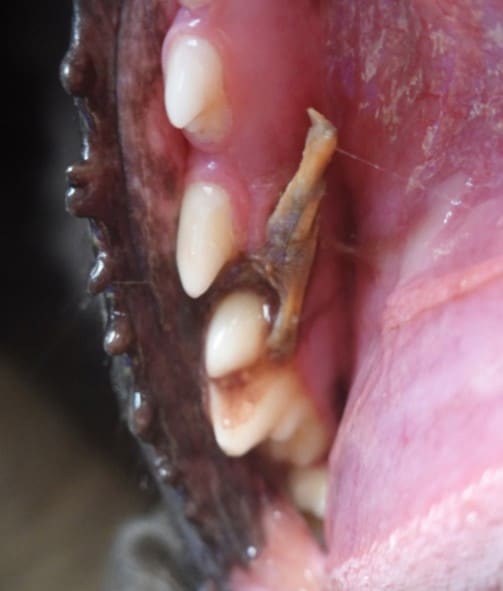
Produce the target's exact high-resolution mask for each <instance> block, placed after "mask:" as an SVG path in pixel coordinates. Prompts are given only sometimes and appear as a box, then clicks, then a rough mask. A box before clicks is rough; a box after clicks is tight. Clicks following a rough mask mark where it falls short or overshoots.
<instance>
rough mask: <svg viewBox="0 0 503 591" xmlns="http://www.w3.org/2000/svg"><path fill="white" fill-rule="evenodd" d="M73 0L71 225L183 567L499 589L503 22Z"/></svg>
mask: <svg viewBox="0 0 503 591" xmlns="http://www.w3.org/2000/svg"><path fill="white" fill-rule="evenodd" d="M77 4H78V5H77V12H76V20H75V35H74V43H73V45H72V48H71V50H70V52H69V54H68V57H67V59H66V61H65V64H64V67H63V71H64V80H65V84H66V86H67V88H69V90H70V92H72V94H74V95H75V96H76V97H77V102H78V104H79V106H80V107H81V112H82V122H83V127H84V131H85V135H86V138H87V139H86V142H85V146H84V161H83V162H82V163H81V164H79V165H76V166H74V167H72V169H71V170H70V186H71V188H70V190H69V194H68V207H69V209H70V210H71V211H72V212H73V213H75V214H76V215H81V216H86V217H90V218H92V220H93V222H92V223H93V229H94V236H95V242H96V248H97V252H98V256H97V263H96V266H95V268H94V270H93V271H92V273H91V287H92V288H93V289H94V290H95V291H104V292H105V299H106V302H107V309H108V319H109V329H108V332H107V335H106V338H105V346H106V348H107V350H108V351H109V352H110V353H111V354H114V355H118V356H119V358H120V359H121V361H120V366H121V370H120V381H121V383H122V385H123V386H122V387H123V390H124V391H123V395H124V405H125V408H126V409H127V410H128V416H129V420H130V423H131V427H132V429H133V431H134V432H135V433H136V434H137V435H138V436H139V437H140V438H141V439H142V440H143V441H144V442H145V443H144V445H145V450H146V453H147V456H148V457H149V459H150V461H151V464H152V467H153V469H154V471H155V472H156V474H157V477H158V480H159V483H160V486H161V489H163V488H166V489H167V487H173V488H174V489H175V490H176V491H178V493H179V495H180V497H181V498H182V499H183V505H184V508H185V512H186V514H187V518H188V519H189V520H190V521H191V522H192V523H194V524H195V525H196V532H197V533H196V534H192V535H195V537H196V538H198V539H200V540H199V541H202V543H203V544H204V545H200V544H199V545H198V548H199V550H198V556H197V557H194V561H196V562H197V561H199V563H200V564H201V565H202V564H205V565H206V567H207V568H208V571H211V574H210V573H209V572H208V577H210V576H211V577H213V579H214V580H218V581H219V582H218V585H221V586H223V585H224V582H223V581H226V583H225V584H226V585H229V587H230V589H232V590H234V591H251V590H253V591H259V590H263V591H278V590H282V591H297V590H301V589H305V590H314V591H319V590H335V589H337V590H339V589H341V590H342V589H348V590H351V591H357V590H359V589H369V590H370V589H372V590H375V589H387V590H395V589H396V590H399V589H400V590H401V589H418V590H419V589H466V590H469V589H473V590H475V589H478V590H487V589H500V588H503V437H502V431H503V172H502V171H503V166H502V164H501V163H502V157H503V6H502V5H500V3H499V2H497V1H496V0H494V1H493V2H491V1H490V0H467V1H466V2H454V3H453V2H424V1H420V0H414V1H412V2H410V1H409V2H400V1H391V0H368V1H364V0H360V1H350V0H274V1H271V0H190V1H189V0H183V1H182V0H180V2H178V3H177V2H174V1H170V0H164V1H162V0H123V1H119V0H117V1H113V2H107V1H105V0H96V1H92V0H86V1H84V0H82V1H81V2H79V3H77ZM321 522H322V527H318V525H319V524H320V523H321ZM316 530H319V531H316ZM320 531H321V532H322V534H321V535H320ZM315 532H316V533H315ZM187 544H188V546H190V544H192V542H187ZM201 554H208V555H210V556H211V558H210V559H208V558H201ZM210 563H211V565H212V566H211V567H210V566H208V565H209V564H210ZM215 565H216V566H215ZM206 567H201V568H202V569H203V570H204V568H206Z"/></svg>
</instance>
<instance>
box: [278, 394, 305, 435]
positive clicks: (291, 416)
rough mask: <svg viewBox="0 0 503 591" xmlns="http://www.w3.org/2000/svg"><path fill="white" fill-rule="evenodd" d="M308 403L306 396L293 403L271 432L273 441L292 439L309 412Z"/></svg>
mask: <svg viewBox="0 0 503 591" xmlns="http://www.w3.org/2000/svg"><path fill="white" fill-rule="evenodd" d="M308 404H309V403H308V402H307V399H306V397H305V396H300V397H299V398H297V399H295V400H293V401H292V403H291V404H290V405H289V406H288V409H287V410H286V412H285V414H284V416H283V417H282V418H281V420H280V421H279V423H278V424H277V425H276V426H275V427H274V429H273V430H272V431H271V439H272V440H273V441H286V440H287V439H290V438H291V437H292V435H293V434H294V432H295V430H296V429H297V428H298V426H299V425H300V423H301V422H302V417H303V416H305V415H306V413H307V412H308V410H307V409H308Z"/></svg>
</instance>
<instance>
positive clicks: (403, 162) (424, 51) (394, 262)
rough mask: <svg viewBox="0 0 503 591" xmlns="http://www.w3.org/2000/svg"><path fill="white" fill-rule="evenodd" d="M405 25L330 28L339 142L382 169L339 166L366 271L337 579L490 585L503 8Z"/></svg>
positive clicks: (379, 585) (359, 19) (502, 378)
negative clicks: (342, 111)
mask: <svg viewBox="0 0 503 591" xmlns="http://www.w3.org/2000/svg"><path fill="white" fill-rule="evenodd" d="M468 4H469V3H468ZM491 8H492V12H491ZM398 12H399V8H398V7H397V5H396V4H394V5H393V7H392V6H386V7H384V8H383V7H381V9H380V10H379V11H378V10H377V9H376V7H369V8H368V13H367V14H363V13H362V12H361V9H360V10H357V9H356V8H355V5H354V4H353V3H348V4H347V6H345V7H343V6H340V5H339V6H338V10H337V15H336V16H335V15H334V22H333V29H332V30H331V32H330V39H331V40H332V43H333V47H334V54H333V56H332V57H331V60H332V61H331V63H332V64H333V70H332V72H333V74H332V76H333V77H332V79H331V80H330V83H329V87H330V88H332V89H335V94H334V101H333V103H334V105H336V106H337V105H340V104H341V102H343V101H345V100H346V101H347V102H346V103H345V104H347V108H346V113H345V114H344V116H341V117H340V121H341V126H340V129H341V145H342V146H343V147H344V148H346V149H347V150H348V151H350V152H351V153H356V154H358V155H359V156H360V157H361V158H362V159H364V160H366V161H368V162H371V163H373V164H377V165H378V167H379V168H378V169H377V168H372V167H371V166H368V165H367V164H365V163H364V162H362V161H354V160H350V159H348V160H347V161H346V162H345V163H344V164H345V169H344V171H345V172H344V175H345V181H346V184H347V186H349V187H350V189H351V190H352V192H353V195H354V196H355V197H354V207H355V212H356V213H355V217H356V219H357V220H358V233H359V234H358V243H359V245H360V249H361V254H362V256H363V257H364V258H365V257H366V260H367V263H369V264H368V265H367V266H366V267H363V266H362V267H361V268H360V269H359V270H358V271H357V281H356V300H355V301H356V307H355V310H354V321H355V335H356V348H355V350H356V358H355V366H354V376H353V381H352V388H351V393H350V397H349V402H348V405H347V408H346V410H345V415H344V418H343V421H342V425H341V428H340V431H339V434H338V437H337V440H336V443H335V446H334V449H333V451H332V454H331V491H330V504H329V506H330V511H329V515H328V523H327V535H328V542H329V547H330V558H329V570H330V573H331V577H330V578H331V581H332V586H333V588H336V589H351V590H352V591H354V590H357V589H383V588H386V589H404V588H407V589H427V588H451V587H450V586H449V585H452V586H454V585H455V584H456V583H457V584H460V585H461V584H462V583H464V582H465V581H470V582H471V585H472V586H468V587H462V588H470V589H471V588H474V589H487V588H491V584H494V585H496V584H497V583H498V584H499V583H501V577H502V574H501V573H502V572H503V563H502V562H501V561H502V557H503V549H502V547H501V545H502V543H503V542H502V532H503V437H502V425H503V172H502V168H501V159H502V157H503V101H502V98H501V97H502V95H501V88H502V85H503V72H502V70H501V67H500V65H501V63H502V60H503V37H502V36H501V32H502V31H503V7H501V5H500V7H499V8H498V10H496V3H494V4H493V6H492V7H491V4H490V3H489V2H479V3H477V9H476V7H475V3H473V6H468V7H467V6H465V7H463V9H461V8H459V7H456V8H453V7H452V6H451V5H450V4H448V3H446V4H445V6H443V7H442V8H441V9H440V8H439V7H438V6H436V5H430V4H429V3H419V2H417V3H415V7H414V9H411V8H410V7H408V8H407V9H406V10H405V9H404V12H403V13H402V14H398ZM498 23H499V24H498ZM496 31H500V36H499V37H498V38H497V36H496V37H495V32H496ZM498 89H499V90H498ZM471 577H474V578H473V580H472V578H471ZM435 581H436V583H435ZM452 588H454V587H452ZM460 588H461V587H460ZM494 588H499V587H494Z"/></svg>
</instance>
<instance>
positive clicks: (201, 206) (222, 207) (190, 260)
mask: <svg viewBox="0 0 503 591" xmlns="http://www.w3.org/2000/svg"><path fill="white" fill-rule="evenodd" d="M235 249H236V243H235V238H234V232H233V229H232V212H231V204H230V199H229V195H228V193H227V191H225V190H224V189H223V188H222V187H220V186H218V185H215V184H212V183H202V182H198V183H193V184H191V185H189V186H188V187H187V189H186V191H185V195H184V196H183V200H182V206H181V212H180V221H179V226H178V238H177V246H176V262H177V266H178V273H179V275H180V280H181V282H182V285H183V288H184V290H185V291H186V293H187V294H188V295H189V296H191V297H193V298H197V297H199V296H200V295H202V294H203V293H204V292H205V291H206V290H207V289H208V288H209V287H210V285H211V284H212V283H213V280H214V279H215V277H216V276H217V275H218V273H219V271H220V270H221V269H222V267H223V266H224V265H225V263H226V262H227V261H229V260H230V259H231V258H232V256H233V254H234V252H235Z"/></svg>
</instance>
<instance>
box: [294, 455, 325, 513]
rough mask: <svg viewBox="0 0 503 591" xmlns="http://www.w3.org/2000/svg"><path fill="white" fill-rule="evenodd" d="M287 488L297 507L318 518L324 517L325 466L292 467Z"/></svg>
mask: <svg viewBox="0 0 503 591" xmlns="http://www.w3.org/2000/svg"><path fill="white" fill-rule="evenodd" d="M288 488H289V490H290V494H291V496H292V498H293V501H294V503H295V504H296V505H297V507H298V508H299V509H301V510H302V511H305V512H306V513H311V514H312V515H315V516H316V517H318V518H319V519H323V518H324V517H325V511H326V507H327V490H328V470H327V468H326V467H323V466H314V467H310V468H294V469H293V470H292V471H291V472H290V475H289V478H288Z"/></svg>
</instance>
